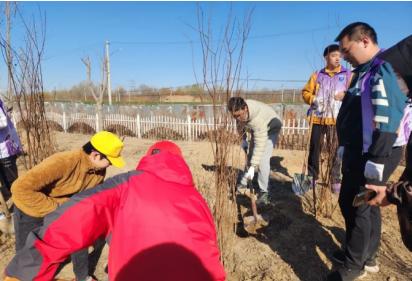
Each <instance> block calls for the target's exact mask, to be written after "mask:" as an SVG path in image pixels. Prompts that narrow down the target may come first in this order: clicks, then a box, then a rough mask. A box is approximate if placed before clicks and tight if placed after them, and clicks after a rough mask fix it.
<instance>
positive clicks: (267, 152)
mask: <svg viewBox="0 0 412 281" xmlns="http://www.w3.org/2000/svg"><path fill="white" fill-rule="evenodd" d="M227 109H228V110H229V112H230V113H231V114H232V116H233V118H235V119H236V121H237V122H238V128H239V132H240V134H241V136H242V148H243V149H244V150H247V147H248V146H249V144H248V142H247V140H246V134H245V131H246V129H249V130H250V131H251V134H252V138H251V143H250V147H249V153H248V157H247V160H248V161H247V163H246V167H247V168H246V169H245V171H244V174H243V177H242V179H241V181H240V185H238V187H237V189H238V191H239V192H241V193H242V192H245V191H246V190H247V181H248V180H249V181H251V180H252V179H253V177H254V175H255V172H256V171H257V172H258V183H259V191H258V199H257V201H256V203H257V204H258V205H268V204H270V198H269V193H268V185H269V174H270V157H271V156H272V151H273V147H274V146H275V144H276V142H277V139H278V136H279V132H280V129H281V128H282V121H281V120H280V118H279V116H278V115H277V114H276V112H275V110H274V109H273V108H272V107H270V106H269V105H267V104H264V103H262V102H259V101H255V100H250V99H246V100H245V99H243V98H241V97H232V98H230V99H229V101H228V103H227Z"/></svg>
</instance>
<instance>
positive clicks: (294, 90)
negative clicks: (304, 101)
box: [293, 89, 296, 103]
mask: <svg viewBox="0 0 412 281" xmlns="http://www.w3.org/2000/svg"><path fill="white" fill-rule="evenodd" d="M295 91H296V90H295V89H293V103H295Z"/></svg>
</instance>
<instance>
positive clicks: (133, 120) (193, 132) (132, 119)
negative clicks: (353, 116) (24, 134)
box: [13, 112, 309, 146]
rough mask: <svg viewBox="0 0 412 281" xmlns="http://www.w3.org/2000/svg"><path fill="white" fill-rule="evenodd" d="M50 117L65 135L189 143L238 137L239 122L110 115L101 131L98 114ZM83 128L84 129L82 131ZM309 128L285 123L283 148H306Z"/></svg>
mask: <svg viewBox="0 0 412 281" xmlns="http://www.w3.org/2000/svg"><path fill="white" fill-rule="evenodd" d="M46 117H47V119H48V120H50V121H51V123H50V124H52V125H53V128H56V129H59V130H61V131H64V132H81V133H94V132H97V131H99V130H101V129H104V130H110V131H114V132H116V133H117V134H119V135H129V136H135V137H138V138H170V139H180V140H189V141H190V140H193V141H197V140H203V139H205V138H206V137H207V134H208V133H210V132H211V131H214V130H216V129H221V128H223V127H226V129H227V130H228V131H229V132H232V133H234V134H236V121H235V120H234V119H229V120H227V121H226V122H223V121H224V120H217V122H216V124H218V125H215V122H213V121H214V120H213V118H204V119H197V120H192V118H191V116H190V115H187V116H186V118H177V117H172V116H140V115H136V116H130V115H124V114H106V115H104V118H103V128H99V122H98V116H97V114H86V113H78V112H72V113H67V112H61V113H58V112H47V113H46ZM19 121H20V116H19V115H18V114H14V115H13V122H14V123H15V124H17V123H18V122H19ZM215 126H216V127H215ZM79 128H82V130H80V131H79ZM308 129H309V125H308V122H307V120H306V119H287V120H283V127H282V133H281V139H280V141H279V142H280V145H281V146H282V140H283V143H284V145H285V146H290V145H293V142H295V143H302V145H303V143H304V142H305V139H306V134H307V132H308ZM285 140H287V141H286V142H287V143H285ZM291 142H292V143H291Z"/></svg>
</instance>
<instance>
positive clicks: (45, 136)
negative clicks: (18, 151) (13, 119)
mask: <svg viewBox="0 0 412 281" xmlns="http://www.w3.org/2000/svg"><path fill="white" fill-rule="evenodd" d="M15 7H16V14H17V17H18V19H19V20H20V21H21V23H22V25H23V28H24V32H25V34H24V43H23V45H22V46H12V45H11V44H10V41H9V40H8V38H9V36H7V37H8V38H6V39H5V38H4V37H3V36H1V39H0V45H1V51H2V54H3V58H4V60H5V62H6V65H7V68H8V73H9V77H10V83H11V86H10V90H11V91H12V94H13V95H14V100H15V105H16V107H17V109H18V110H17V112H15V114H16V115H18V116H19V119H20V122H19V124H20V128H21V129H23V133H22V134H21V139H22V143H23V145H24V150H25V152H26V157H24V158H23V159H24V164H25V166H26V168H31V167H33V166H34V165H36V164H37V163H39V162H40V161H42V160H43V159H44V158H46V157H48V156H49V155H50V154H52V153H53V152H54V147H55V146H54V142H53V140H52V136H51V132H50V127H49V125H48V122H47V119H46V113H45V108H44V89H43V76H42V64H41V62H42V58H43V54H44V48H45V35H46V16H45V15H44V14H42V12H41V11H39V14H38V15H37V17H36V16H33V17H32V19H31V20H30V21H27V20H26V19H25V18H24V16H23V15H22V13H21V12H20V10H19V9H18V6H17V5H16V6H15ZM9 21H10V19H9Z"/></svg>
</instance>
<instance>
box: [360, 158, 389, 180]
mask: <svg viewBox="0 0 412 281" xmlns="http://www.w3.org/2000/svg"><path fill="white" fill-rule="evenodd" d="M384 168H385V165H384V164H378V163H374V162H372V161H369V160H368V162H366V165H365V172H364V175H365V178H368V179H372V180H373V179H376V180H379V181H382V179H383V169H384Z"/></svg>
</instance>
